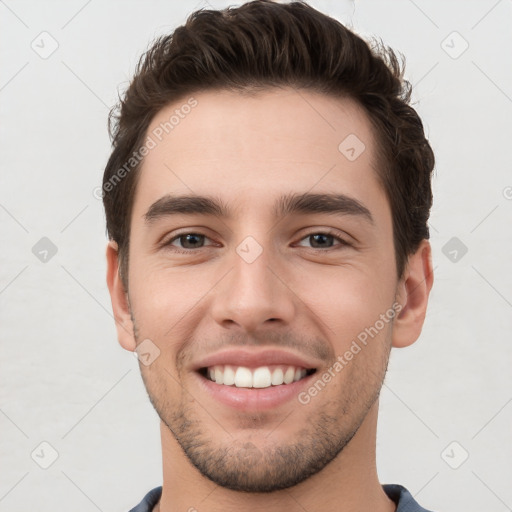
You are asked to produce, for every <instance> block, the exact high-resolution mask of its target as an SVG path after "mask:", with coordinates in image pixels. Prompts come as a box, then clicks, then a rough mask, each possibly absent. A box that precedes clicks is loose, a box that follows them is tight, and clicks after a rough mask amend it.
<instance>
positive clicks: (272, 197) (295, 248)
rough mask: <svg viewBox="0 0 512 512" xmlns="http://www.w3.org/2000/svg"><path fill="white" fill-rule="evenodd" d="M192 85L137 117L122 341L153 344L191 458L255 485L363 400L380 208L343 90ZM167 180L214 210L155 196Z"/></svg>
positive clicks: (288, 470)
mask: <svg viewBox="0 0 512 512" xmlns="http://www.w3.org/2000/svg"><path fill="white" fill-rule="evenodd" d="M194 98H195V100H196V101H197V105H195V106H194V107H193V108H191V109H188V108H187V109H182V108H181V107H182V105H184V104H185V103H186V101H187V99H188V98H186V99H184V100H183V101H182V102H178V103H175V104H173V105H170V106H169V107H167V108H165V109H163V110H162V111H161V112H160V113H159V114H158V115H157V116H156V118H155V119H154V120H153V121H152V123H151V126H150V128H149V130H148V135H151V136H152V138H153V139H154V140H155V141H156V142H157V145H156V147H154V148H153V149H151V151H150V152H149V154H148V155H147V156H146V157H145V160H144V163H143V166H142V169H141V175H140V180H139V182H138V184H137V191H136V195H135V201H134V207H133V215H132V218H131V235H130V254H129V274H128V276H129V294H128V296H129V303H130V307H131V315H132V319H133V322H134V325H135V326H136V334H135V337H136V341H137V344H139V343H142V342H143V340H146V339H149V340H151V343H152V344H154V345H156V346H157V347H158V349H159V351H160V355H159V356H158V357H157V358H156V359H155V360H154V361H153V362H152V363H151V364H150V365H148V366H146V365H144V364H141V371H142V376H143V379H144V383H145V385H146V388H147V391H148V393H149V396H150V398H151V401H152V403H153V405H154V406H155V408H156V410H157V412H158V414H159V416H160V418H161V420H162V421H163V422H164V424H165V425H167V427H168V428H169V430H170V431H171V432H172V433H173V435H174V437H175V438H176V440H177V442H178V443H179V445H180V446H181V447H182V449H183V450H184V452H185V454H186V455H187V456H188V458H189V460H190V461H191V463H192V464H193V465H194V466H195V467H196V468H198V470H199V471H200V472H201V473H202V474H203V475H205V476H207V477H208V478H210V479H211V480H213V481H214V482H216V483H217V484H219V485H223V486H225V487H229V488H232V489H238V490H245V491H253V492H264V491H266V492H268V491H272V490H276V489H280V488H286V487H289V486H292V485H295V484H297V483H299V482H301V481H303V480H304V479H306V478H308V477H309V476H311V475H312V474H314V473H316V472H318V471H320V470H322V469H323V468H324V467H325V466H326V465H327V464H328V463H329V462H330V461H331V460H332V459H333V458H335V457H336V456H337V455H338V454H339V453H340V452H341V450H342V449H343V447H344V446H345V445H346V444H347V443H348V442H349V441H350V439H351V438H352V436H353V435H354V434H355V433H356V432H357V430H358V428H359V427H360V425H361V424H362V422H363V421H364V419H365V418H366V417H367V415H368V414H369V413H370V412H371V411H374V410H375V409H376V407H377V402H376V400H377V398H378V394H379V391H380V388H381V385H382V381H383V378H384V374H385V371H386V366H387V361H388V356H389V350H390V346H391V331H392V322H391V321H386V322H383V321H382V316H381V315H383V314H386V312H389V310H390V309H391V308H392V307H393V304H394V302H395V295H396V290H397V275H396V269H395V254H394V247H393V233H392V218H391V211H390V207H389V204H388V201H387V199H386V196H385V193H384V191H383V189H382V187H381V186H380V184H379V182H378V180H377V177H376V172H375V166H378V165H379V162H376V161H375V160H374V157H375V141H374V138H373V136H372V133H371V131H370V124H369V122H368V120H367V118H366V117H365V115H364V114H363V112H362V110H361V109H360V108H358V107H357V105H355V104H354V103H353V102H351V101H349V100H340V99H334V98H331V97H327V96H324V95H319V94H315V93H312V92H307V91H301V92H300V93H298V92H296V91H294V90H291V89H286V90H280V91H275V90H272V91H270V90H269V91H267V92H265V93H261V94H258V95H257V96H254V97H248V96H243V95H239V94H237V93H230V92H213V91H211V92H203V93H199V94H196V95H194ZM176 109H181V110H180V112H181V113H182V116H180V119H179V122H178V123H176V122H174V123H173V125H174V127H173V129H172V130H169V134H167V135H166V134H165V132H164V135H165V136H161V128H160V130H158V127H159V126H160V127H161V123H165V122H167V121H169V118H170V117H171V116H172V115H173V114H174V111H175V110H176ZM185 111H186V112H188V113H187V114H186V115H183V112H185ZM182 117H183V118H182ZM174 121H176V119H175V120H174ZM167 126H168V125H167ZM155 130H156V131H155ZM155 133H157V134H160V136H161V138H162V140H161V141H158V137H156V136H155V135H154V134H155ZM351 134H352V135H351ZM354 135H355V136H356V137H357V139H356V138H354ZM347 137H350V138H349V139H347V141H346V142H345V143H344V144H342V145H341V150H340V148H339V146H340V143H342V142H343V141H344V140H345V139H346V138H347ZM361 142H362V143H363V144H364V150H363V146H362V145H361ZM351 148H352V149H353V150H352V149H351ZM361 151H362V152H361ZM359 153H360V154H359ZM354 157H355V158H354ZM372 166H373V167H372ZM323 194H329V195H332V196H333V197H334V196H339V197H341V196H344V197H345V199H344V200H343V201H341V200H340V201H337V202H336V201H334V200H331V201H326V200H324V201H322V200H319V199H320V197H319V196H320V195H323ZM167 195H172V196H173V197H178V198H179V197H181V196H187V197H189V198H190V197H193V196H204V197H207V198H209V199H211V200H212V201H215V202H218V203H219V204H220V206H221V207H222V209H223V210H226V211H225V212H223V213H225V214H226V215H224V214H223V215H220V211H217V209H215V208H212V207H210V206H209V205H206V204H205V202H198V201H195V202H194V201H191V200H190V199H189V200H187V201H177V200H175V201H174V202H171V206H172V205H173V206H172V207H171V208H169V205H167V207H165V206H163V207H162V204H163V202H164V201H165V200H164V199H162V198H165V196H167ZM303 195H305V196H304V197H303V198H302V200H301V201H294V198H297V197H300V196H303ZM308 195H314V196H316V197H312V198H309V197H307V196H308ZM284 197H286V198H287V200H284V201H283V198H284ZM159 200H161V202H160V203H159V204H160V206H161V207H160V208H156V207H153V209H152V210H151V214H150V215H148V216H146V214H147V213H148V212H149V211H150V209H151V207H152V205H154V204H155V203H156V202H157V201H159ZM334 206H336V207H334ZM201 207H202V208H201ZM220 209H221V208H219V209H218V210H220ZM171 210H172V211H171ZM187 234H188V236H186V235H187ZM379 319H381V321H380V322H378V321H379ZM376 326H378V328H376ZM370 328H373V330H371V332H372V336H368V335H367V343H366V344H363V343H362V342H361V341H358V342H357V345H358V346H359V348H360V350H359V351H357V349H355V348H354V345H353V342H354V340H356V341H357V340H358V336H359V340H361V339H362V337H361V333H362V332H365V329H370ZM375 331H377V332H375ZM366 332H367V333H368V332H369V331H368V330H367V331H366ZM146 343H148V342H146ZM351 347H352V352H353V358H350V360H349V359H347V357H345V356H344V354H345V353H346V352H347V351H349V350H350V349H351ZM356 351H357V353H356ZM338 357H340V358H341V359H337V358H338ZM335 361H343V364H342V363H340V364H342V369H340V367H339V366H336V367H335V368H334V367H333V364H334V363H335ZM226 366H228V368H227V369H226ZM239 367H242V369H240V370H239V369H238V368H239ZM289 368H292V370H289ZM329 369H331V370H330V373H329ZM313 372H314V373H313ZM326 373H328V374H329V375H330V376H331V378H330V379H328V378H327V377H324V376H325V374H326ZM287 374H288V377H286V375H287ZM304 374H305V376H304ZM210 376H211V377H212V378H214V379H218V380H219V383H217V382H213V381H212V380H210ZM291 376H293V378H299V380H296V381H293V382H290V383H282V384H279V383H280V382H283V379H286V380H287V381H288V380H289V379H290V377H291ZM323 377H324V383H325V385H324V386H323V387H322V386H319V385H317V388H316V389H317V392H316V393H315V392H314V391H312V392H311V391H309V390H310V389H311V388H312V386H314V384H315V382H317V381H318V380H319V379H322V378H323ZM233 378H234V379H235V382H236V383H235V384H233ZM221 379H223V380H226V381H227V384H221V383H220V380H221ZM327 380H328V382H326V381H327ZM272 381H273V382H274V384H272ZM251 385H252V386H262V387H246V386H251ZM308 397H309V398H308Z"/></svg>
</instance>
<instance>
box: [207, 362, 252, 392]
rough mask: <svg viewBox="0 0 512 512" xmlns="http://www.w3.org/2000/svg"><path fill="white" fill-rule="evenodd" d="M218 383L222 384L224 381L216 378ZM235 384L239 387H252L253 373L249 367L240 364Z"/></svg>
mask: <svg viewBox="0 0 512 512" xmlns="http://www.w3.org/2000/svg"><path fill="white" fill-rule="evenodd" d="M215 382H217V384H222V382H218V381H217V379H215ZM235 386H236V387H237V388H252V373H251V370H249V368H245V367H244V366H239V367H238V368H237V370H236V373H235Z"/></svg>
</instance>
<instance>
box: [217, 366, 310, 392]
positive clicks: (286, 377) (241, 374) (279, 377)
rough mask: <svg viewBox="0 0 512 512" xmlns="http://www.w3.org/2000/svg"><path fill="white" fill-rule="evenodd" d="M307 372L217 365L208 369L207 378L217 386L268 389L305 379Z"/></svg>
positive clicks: (295, 369) (301, 369)
mask: <svg viewBox="0 0 512 512" xmlns="http://www.w3.org/2000/svg"><path fill="white" fill-rule="evenodd" d="M306 373H307V370H306V369H305V368H299V367H296V366H274V367H272V368H270V367H268V366H260V367H259V368H247V367H245V366H230V365H222V366H220V365H217V366H210V367H209V368H208V377H210V380H212V381H214V382H216V383H217V384H224V385H226V386H233V385H235V386H236V387H237V388H268V387H270V386H272V385H273V386H279V385H280V384H290V383H292V382H294V381H297V380H300V379H302V378H303V377H305V375H306Z"/></svg>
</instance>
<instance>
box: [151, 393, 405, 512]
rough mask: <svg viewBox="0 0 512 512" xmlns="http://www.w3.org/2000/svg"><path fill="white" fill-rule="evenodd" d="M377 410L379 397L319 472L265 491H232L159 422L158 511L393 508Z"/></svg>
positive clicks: (390, 511) (357, 511)
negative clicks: (381, 469)
mask: <svg viewBox="0 0 512 512" xmlns="http://www.w3.org/2000/svg"><path fill="white" fill-rule="evenodd" d="M377 413H378V401H377V402H375V404H374V405H373V407H372V409H371V410H370V412H369V413H368V415H367V416H366V418H365V420H364V421H363V423H362V424H361V427H360V428H359V430H358V431H357V433H356V434H355V436H354V437H353V438H352V440H351V441H350V442H349V443H348V444H347V446H346V447H345V448H344V449H343V451H342V452H341V453H340V454H339V455H338V456H337V457H336V458H335V459H334V460H333V461H331V462H330V463H329V464H328V465H327V466H325V467H324V468H323V469H322V470H321V471H320V472H318V473H316V474H315V475H313V476H312V477H310V478H308V479H307V480H305V481H304V482H302V483H300V484H298V485H296V486H294V487H291V488H288V489H284V490H281V491H275V492H272V493H264V494H255V493H243V492H237V491H232V490H230V489H226V488H223V487H219V486H218V485H216V484H215V483H213V482H212V481H210V480H209V479H207V478H206V477H204V476H203V475H201V474H200V473H199V471H198V470H197V469H196V468H195V467H194V466H193V465H192V464H191V463H190V461H189V460H188V458H187V457H186V455H185V454H184V453H183V451H182V449H181V447H180V446H179V445H178V443H177V442H176V440H175V438H174V436H173V435H172V433H171V432H170V431H169V429H168V428H167V426H166V425H165V424H163V423H161V424H160V431H161V438H162V459H163V489H162V497H161V499H160V502H159V504H158V505H157V507H156V509H155V512H156V511H158V512H175V511H178V510H180V511H183V510H187V511H191V512H193V511H200V512H221V511H222V512H234V511H237V512H245V511H247V512H249V511H250V512H260V511H261V512H263V511H265V512H281V511H282V510H286V511H287V512H304V510H308V511H311V512H313V511H317V510H318V511H320V510H321V511H324V512H327V511H331V510H336V511H343V512H363V511H368V510H372V511H374V512H395V510H396V505H395V504H394V503H393V501H391V500H390V499H389V498H388V497H387V495H386V493H385V492H384V490H383V489H382V486H381V485H380V483H379V480H378V476H377V468H376V461H375V438H376V431H377Z"/></svg>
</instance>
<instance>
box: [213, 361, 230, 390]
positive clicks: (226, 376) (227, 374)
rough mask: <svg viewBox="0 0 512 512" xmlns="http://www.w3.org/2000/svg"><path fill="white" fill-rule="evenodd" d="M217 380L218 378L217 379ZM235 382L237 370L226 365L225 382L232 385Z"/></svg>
mask: <svg viewBox="0 0 512 512" xmlns="http://www.w3.org/2000/svg"><path fill="white" fill-rule="evenodd" d="M215 382H217V379H215ZM234 383H235V370H234V369H233V367H232V366H227V365H226V366H224V381H223V384H225V385H226V386H232V385H233V384H234Z"/></svg>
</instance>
